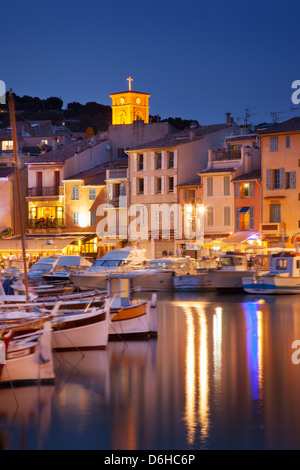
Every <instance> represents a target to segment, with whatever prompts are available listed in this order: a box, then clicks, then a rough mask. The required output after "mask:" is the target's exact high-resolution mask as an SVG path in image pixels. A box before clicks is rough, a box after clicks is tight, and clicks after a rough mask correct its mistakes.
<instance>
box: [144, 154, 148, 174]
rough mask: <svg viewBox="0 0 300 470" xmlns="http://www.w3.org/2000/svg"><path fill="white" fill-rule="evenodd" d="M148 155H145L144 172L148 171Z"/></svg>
mask: <svg viewBox="0 0 300 470" xmlns="http://www.w3.org/2000/svg"><path fill="white" fill-rule="evenodd" d="M147 157H148V155H147V153H144V164H143V170H147Z"/></svg>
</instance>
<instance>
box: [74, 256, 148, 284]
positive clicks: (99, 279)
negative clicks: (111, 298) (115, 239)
mask: <svg viewBox="0 0 300 470" xmlns="http://www.w3.org/2000/svg"><path fill="white" fill-rule="evenodd" d="M146 262H147V258H146V257H145V251H144V250H141V249H139V248H133V247H125V248H119V249H116V250H110V251H108V252H107V253H106V254H105V255H104V256H103V257H102V258H99V259H97V260H96V261H95V262H94V264H93V265H92V266H90V267H89V268H88V269H87V270H85V271H82V272H80V273H72V274H71V276H70V280H71V281H72V283H73V284H74V285H75V287H76V288H77V289H79V290H82V291H83V290H92V289H106V277H107V275H109V274H111V273H114V272H124V271H127V272H129V271H132V270H136V269H139V268H141V267H143V266H144V265H145V263H146Z"/></svg>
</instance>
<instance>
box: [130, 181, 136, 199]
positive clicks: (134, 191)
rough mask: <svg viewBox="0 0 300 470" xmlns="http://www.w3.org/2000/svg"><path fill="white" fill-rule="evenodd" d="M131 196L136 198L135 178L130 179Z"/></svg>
mask: <svg viewBox="0 0 300 470" xmlns="http://www.w3.org/2000/svg"><path fill="white" fill-rule="evenodd" d="M131 194H132V195H133V196H136V177H135V176H134V177H133V178H132V188H131Z"/></svg>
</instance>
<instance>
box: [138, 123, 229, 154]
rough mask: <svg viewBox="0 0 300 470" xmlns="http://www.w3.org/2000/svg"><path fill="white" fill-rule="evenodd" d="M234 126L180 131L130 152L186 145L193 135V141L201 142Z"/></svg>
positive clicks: (222, 125) (215, 126) (212, 126)
mask: <svg viewBox="0 0 300 470" xmlns="http://www.w3.org/2000/svg"><path fill="white" fill-rule="evenodd" d="M231 127H232V124H212V125H208V126H199V127H195V128H188V129H185V130H184V131H180V132H177V133H174V134H167V135H166V136H165V137H162V138H161V139H158V140H154V141H151V142H147V143H145V144H142V145H139V146H137V147H134V148H133V149H130V152H134V151H136V150H147V149H161V148H165V147H177V146H179V145H183V144H186V143H188V142H190V135H191V133H193V140H199V139H202V138H203V137H205V136H206V135H208V134H213V133H214V132H218V131H221V130H223V129H226V128H228V129H230V128H231Z"/></svg>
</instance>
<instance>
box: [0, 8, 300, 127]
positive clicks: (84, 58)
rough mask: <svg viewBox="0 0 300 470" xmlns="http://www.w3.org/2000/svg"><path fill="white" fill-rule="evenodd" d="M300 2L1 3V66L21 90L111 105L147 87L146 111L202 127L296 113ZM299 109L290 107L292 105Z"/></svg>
mask: <svg viewBox="0 0 300 470" xmlns="http://www.w3.org/2000/svg"><path fill="white" fill-rule="evenodd" d="M299 19H300V2H299V0H294V1H291V0H253V1H252V0H247V1H246V0H239V1H237V0H227V1H226V0H208V1H204V0H189V1H186V2H185V1H183V0H180V1H179V0H173V1H172V0H149V1H148V0H139V1H138V0H126V1H125V0H122V1H121V0H105V1H104V0H85V1H79V0H59V1H58V0H52V1H48V0H43V1H41V0H27V1H26V2H25V1H24V0H10V1H9V2H1V37H2V54H1V72H0V79H1V80H3V81H4V82H5V84H6V88H7V89H9V88H12V89H13V91H14V92H15V93H16V94H17V95H19V96H23V95H30V96H38V97H40V98H48V97H50V96H59V97H61V98H62V100H63V101H64V106H66V105H67V103H69V102H71V101H79V102H80V103H82V104H84V103H86V102H88V101H96V102H98V103H101V104H105V105H111V99H110V98H109V94H110V93H116V92H119V91H124V90H127V89H128V82H127V80H126V78H127V77H129V76H131V77H132V78H133V83H132V89H133V90H136V91H142V92H147V93H150V94H151V98H150V101H149V104H150V114H152V115H155V114H159V115H160V116H161V118H162V119H164V118H167V117H169V116H171V117H177V116H179V117H181V118H183V119H195V120H198V121H199V123H200V124H211V123H220V122H225V113H226V112H231V113H232V116H233V117H234V118H235V119H236V120H237V122H239V123H243V122H244V118H245V113H246V108H247V107H248V108H249V109H250V111H249V112H250V121H251V122H252V123H254V124H258V123H260V122H264V121H269V122H270V121H271V120H272V116H271V114H270V113H272V112H276V113H278V118H279V120H280V121H282V120H285V119H288V118H290V117H294V116H299V115H300V105H297V106H295V105H293V103H292V101H291V95H292V91H293V90H292V89H291V84H292V82H293V81H294V80H300V61H299V55H300V33H299V31H300V26H299ZM292 107H294V108H297V110H296V111H292V110H291V108H292Z"/></svg>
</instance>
